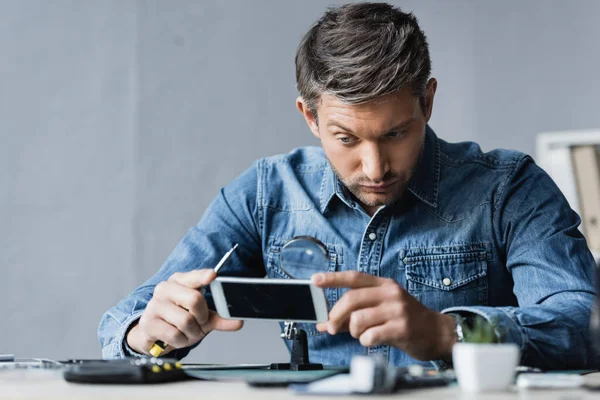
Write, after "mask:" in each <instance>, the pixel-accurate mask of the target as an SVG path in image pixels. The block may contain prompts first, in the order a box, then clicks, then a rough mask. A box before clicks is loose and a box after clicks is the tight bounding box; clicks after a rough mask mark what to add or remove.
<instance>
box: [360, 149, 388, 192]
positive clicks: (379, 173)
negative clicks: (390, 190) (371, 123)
mask: <svg viewBox="0 0 600 400" xmlns="http://www.w3.org/2000/svg"><path fill="white" fill-rule="evenodd" d="M362 168H363V173H364V174H365V175H366V176H367V178H369V180H371V181H372V182H375V183H379V182H383V180H384V178H385V176H386V175H387V173H388V172H389V171H390V166H389V162H388V159H387V156H386V155H385V154H384V153H383V152H382V150H381V148H380V146H379V145H376V144H372V145H370V146H369V147H368V148H367V149H366V151H365V153H364V155H363V159H362Z"/></svg>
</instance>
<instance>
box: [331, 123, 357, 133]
mask: <svg viewBox="0 0 600 400" xmlns="http://www.w3.org/2000/svg"><path fill="white" fill-rule="evenodd" d="M330 126H337V127H338V128H340V129H343V130H345V131H346V132H349V133H352V129H349V128H346V127H345V126H344V125H342V124H341V123H339V122H337V121H334V120H329V121H327V127H328V128H329V127H330Z"/></svg>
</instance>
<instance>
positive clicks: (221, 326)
mask: <svg viewBox="0 0 600 400" xmlns="http://www.w3.org/2000/svg"><path fill="white" fill-rule="evenodd" d="M204 326H206V328H207V329H208V330H209V331H212V330H215V331H239V330H240V329H242V326H244V321H241V320H239V319H225V318H223V317H221V316H220V315H219V314H217V313H216V312H214V311H212V310H211V311H210V317H209V318H208V322H207V323H206V325H204Z"/></svg>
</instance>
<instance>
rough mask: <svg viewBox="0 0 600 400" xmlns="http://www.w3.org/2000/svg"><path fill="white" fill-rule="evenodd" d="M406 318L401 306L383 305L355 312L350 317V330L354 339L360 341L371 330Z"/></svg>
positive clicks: (394, 304)
mask: <svg viewBox="0 0 600 400" xmlns="http://www.w3.org/2000/svg"><path fill="white" fill-rule="evenodd" d="M404 316H405V310H404V309H403V307H402V305H401V304H398V303H383V304H380V305H379V306H378V307H371V308H364V309H362V310H358V311H354V312H353V313H352V314H351V315H350V321H349V323H348V330H349V332H350V335H351V336H352V337H354V338H356V339H358V338H360V337H361V335H362V334H363V333H364V332H365V331H366V330H368V329H369V328H372V327H375V326H378V325H383V324H385V323H386V322H388V321H391V320H394V319H398V320H399V321H402V320H403V317H404ZM399 333H400V332H396V334H399Z"/></svg>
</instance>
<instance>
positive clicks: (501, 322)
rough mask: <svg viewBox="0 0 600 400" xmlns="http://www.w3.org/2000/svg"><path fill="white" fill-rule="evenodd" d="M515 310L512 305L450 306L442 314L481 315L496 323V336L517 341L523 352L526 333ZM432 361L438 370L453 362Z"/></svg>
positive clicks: (504, 340)
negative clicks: (518, 320)
mask: <svg viewBox="0 0 600 400" xmlns="http://www.w3.org/2000/svg"><path fill="white" fill-rule="evenodd" d="M513 310H514V308H512V307H508V308H502V307H483V306H473V307H450V308H446V309H444V310H442V314H458V315H460V316H462V317H467V316H474V315H479V316H480V317H482V318H484V319H485V320H486V321H488V322H489V323H490V324H492V323H493V324H494V326H495V333H496V337H498V338H501V339H502V342H505V343H515V344H516V345H518V346H519V349H520V351H521V354H523V352H524V350H525V348H524V347H525V344H526V340H525V334H524V333H523V331H522V330H521V327H520V325H519V323H518V322H517V318H516V316H515V315H514V312H513ZM431 363H432V364H433V366H434V367H435V368H436V369H438V370H445V369H448V368H451V367H452V364H451V363H448V362H447V361H444V360H432V361H431Z"/></svg>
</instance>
